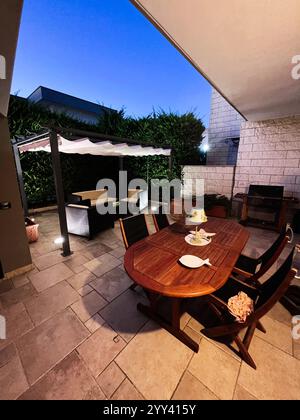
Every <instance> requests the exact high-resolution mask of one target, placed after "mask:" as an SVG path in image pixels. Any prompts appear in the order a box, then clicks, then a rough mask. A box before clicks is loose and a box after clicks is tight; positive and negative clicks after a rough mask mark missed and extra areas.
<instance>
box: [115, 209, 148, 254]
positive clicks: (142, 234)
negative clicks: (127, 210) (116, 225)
mask: <svg viewBox="0 0 300 420" xmlns="http://www.w3.org/2000/svg"><path fill="white" fill-rule="evenodd" d="M119 221H120V227H121V232H122V236H123V240H124V244H125V247H126V249H128V248H129V247H130V246H131V245H133V244H134V243H135V242H138V241H140V240H142V239H144V238H146V237H147V236H149V231H148V227H147V223H146V219H145V215H144V214H138V215H137V216H130V217H127V218H125V219H120V220H119Z"/></svg>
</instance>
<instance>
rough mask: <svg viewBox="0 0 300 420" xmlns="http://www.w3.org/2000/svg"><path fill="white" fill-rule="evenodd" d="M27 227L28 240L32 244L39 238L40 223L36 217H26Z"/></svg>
mask: <svg viewBox="0 0 300 420" xmlns="http://www.w3.org/2000/svg"><path fill="white" fill-rule="evenodd" d="M25 227H26V234H27V239H28V242H29V243H30V244H31V243H33V242H36V241H37V240H38V239H39V225H38V224H37V223H35V221H34V219H29V217H26V218H25Z"/></svg>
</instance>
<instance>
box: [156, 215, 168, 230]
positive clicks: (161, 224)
mask: <svg viewBox="0 0 300 420" xmlns="http://www.w3.org/2000/svg"><path fill="white" fill-rule="evenodd" d="M152 217H153V222H154V226H155V229H156V231H157V232H158V231H159V230H161V229H164V228H166V227H168V226H169V225H170V224H169V220H168V217H167V215H166V214H152Z"/></svg>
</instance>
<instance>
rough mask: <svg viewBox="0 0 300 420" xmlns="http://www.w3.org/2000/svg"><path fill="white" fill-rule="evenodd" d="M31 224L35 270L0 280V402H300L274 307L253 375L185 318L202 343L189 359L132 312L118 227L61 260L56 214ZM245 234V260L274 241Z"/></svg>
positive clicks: (262, 234)
mask: <svg viewBox="0 0 300 420" xmlns="http://www.w3.org/2000/svg"><path fill="white" fill-rule="evenodd" d="M36 220H37V221H38V222H39V223H40V239H39V241H38V242H37V243H35V244H32V245H31V253H32V258H33V263H34V269H33V270H32V271H31V272H29V273H27V274H26V275H23V276H19V277H16V278H14V279H13V280H10V281H7V280H6V281H4V282H2V283H0V313H1V314H2V315H4V316H5V317H6V320H7V332H8V336H7V339H6V340H4V341H3V340H2V341H0V399H113V400H118V399H183V400H184V399H199V400H201V399H212V400H214V399H235V400H240V399H300V360H299V359H300V342H296V341H293V340H292V336H291V316H290V315H289V313H288V312H287V311H286V310H285V309H284V308H283V307H282V306H281V305H280V304H277V305H276V307H275V308H274V309H273V310H272V311H271V312H270V313H269V314H268V316H267V317H266V318H265V319H264V325H265V326H266V328H267V334H261V333H260V332H258V331H257V333H256V334H255V338H254V340H253V342H252V345H251V347H250V352H251V354H252V356H253V358H254V360H255V361H256V363H257V367H258V368H257V370H253V369H251V368H250V367H249V366H248V365H247V364H245V363H244V362H241V360H240V358H239V357H238V356H237V355H236V354H235V353H233V352H232V351H231V350H230V349H229V348H227V347H226V346H225V345H223V344H220V343H216V342H213V341H211V340H208V339H207V338H205V337H204V336H202V335H201V333H200V329H201V325H200V324H199V321H198V320H197V319H195V318H192V317H191V316H190V315H189V314H187V313H186V314H184V316H183V317H182V320H181V322H182V327H183V328H185V331H186V332H187V333H188V334H190V335H191V336H192V337H193V338H194V339H195V340H197V341H198V342H199V343H200V350H199V353H198V354H194V353H193V352H192V351H191V350H190V349H188V348H187V347H186V346H184V345H183V344H182V343H181V342H179V341H178V340H177V339H175V338H174V337H173V336H172V335H170V334H169V333H168V332H166V331H165V330H163V329H161V328H160V327H159V326H158V325H156V324H155V323H154V322H152V321H150V320H148V319H147V318H146V317H145V316H143V315H142V314H140V313H139V312H138V311H137V310H136V304H137V302H139V301H143V300H145V296H144V295H143V292H142V291H141V290H137V291H131V290H129V287H130V285H131V281H130V279H129V278H128V276H127V275H126V273H125V271H124V269H123V264H122V260H123V255H124V252H125V250H124V247H123V243H122V240H121V235H120V230H119V228H118V226H117V224H116V227H115V229H114V230H112V229H111V230H108V231H105V232H102V233H101V234H99V235H98V237H97V238H96V239H94V240H92V241H88V240H86V239H83V238H79V237H75V236H72V237H71V247H72V249H73V251H74V254H73V255H72V256H71V257H69V258H63V257H62V256H61V255H60V250H59V249H58V248H57V246H56V245H55V244H54V239H55V238H56V237H57V236H58V219H57V214H56V213H55V212H49V213H43V214H40V215H39V216H38V217H36ZM148 221H149V226H150V228H151V229H152V231H154V229H153V225H152V224H151V220H150V218H148ZM250 231H251V238H250V240H249V243H248V244H247V247H246V249H245V252H246V253H248V254H253V255H259V254H260V253H261V252H263V250H264V249H266V248H267V247H268V245H269V244H270V242H271V241H272V240H273V239H274V237H275V234H274V233H272V232H268V231H263V230H258V229H250ZM194 303H195V302H194ZM196 304H197V303H196Z"/></svg>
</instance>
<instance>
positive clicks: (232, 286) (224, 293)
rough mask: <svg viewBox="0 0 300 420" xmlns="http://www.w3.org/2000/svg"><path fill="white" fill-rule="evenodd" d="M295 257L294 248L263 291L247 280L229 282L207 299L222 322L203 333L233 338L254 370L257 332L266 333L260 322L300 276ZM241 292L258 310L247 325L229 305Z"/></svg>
mask: <svg viewBox="0 0 300 420" xmlns="http://www.w3.org/2000/svg"><path fill="white" fill-rule="evenodd" d="M293 256H294V249H293V250H292V252H291V253H290V254H289V256H288V257H287V259H286V260H285V262H284V263H283V264H282V265H281V267H280V268H279V269H278V270H277V271H276V273H274V274H273V275H272V276H271V277H270V278H269V279H268V280H267V281H266V282H265V283H263V284H262V285H261V286H260V288H259V289H257V288H256V287H253V286H250V285H249V284H247V283H245V282H243V281H240V280H236V279H229V281H228V282H227V283H226V284H225V286H224V287H222V288H221V289H220V290H218V291H217V292H215V293H214V294H212V295H209V296H207V297H206V299H207V301H208V303H209V306H210V307H211V309H212V310H213V311H214V313H215V314H216V315H217V317H218V319H219V321H220V323H219V324H218V325H216V326H214V327H212V328H205V329H203V330H202V333H203V334H204V335H206V336H207V337H209V338H212V339H217V338H222V337H223V338H230V339H231V340H232V341H233V342H235V343H236V345H237V346H238V349H239V351H240V355H241V357H242V359H243V360H244V361H245V362H246V363H248V364H249V365H250V366H251V367H252V368H254V369H256V365H255V362H254V360H253V359H252V357H251V356H250V354H249V351H248V350H249V346H250V343H251V340H252V338H253V334H254V331H255V329H256V328H258V329H259V330H261V331H262V332H266V331H265V329H264V328H263V326H262V324H261V323H260V319H261V318H262V317H263V316H265V315H266V314H267V313H268V312H269V311H270V309H272V307H273V306H274V305H275V304H276V303H277V302H278V301H279V300H280V299H281V298H282V296H283V295H284V294H285V292H286V291H287V289H288V287H289V285H290V283H291V281H292V280H293V278H294V276H295V274H296V270H294V269H292V263H293ZM240 291H244V292H245V293H247V295H248V296H249V297H251V298H252V299H253V300H254V311H253V313H252V314H251V315H249V316H248V318H247V320H246V321H245V322H243V323H239V322H237V321H236V320H235V318H234V317H233V316H232V315H231V314H230V312H229V310H228V306H227V302H228V299H229V298H230V297H232V296H235V295H237V294H238V293H239V292H240ZM245 328H246V329H247V331H246V334H245V337H244V339H243V340H241V338H240V337H239V333H240V332H241V331H242V330H243V329H245Z"/></svg>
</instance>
